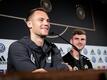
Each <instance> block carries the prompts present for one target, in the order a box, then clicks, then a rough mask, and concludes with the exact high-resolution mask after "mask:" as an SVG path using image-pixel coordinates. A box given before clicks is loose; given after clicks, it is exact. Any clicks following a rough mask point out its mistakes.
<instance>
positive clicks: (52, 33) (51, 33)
mask: <svg viewBox="0 0 107 80" xmlns="http://www.w3.org/2000/svg"><path fill="white" fill-rule="evenodd" d="M50 35H58V37H60V38H61V39H63V40H64V41H65V42H67V43H68V44H70V45H71V46H72V47H74V49H75V50H76V51H78V52H80V50H79V49H78V48H77V47H76V46H74V45H73V44H71V43H70V42H69V41H67V40H66V39H64V38H63V37H62V36H60V35H59V34H57V33H55V32H50Z"/></svg>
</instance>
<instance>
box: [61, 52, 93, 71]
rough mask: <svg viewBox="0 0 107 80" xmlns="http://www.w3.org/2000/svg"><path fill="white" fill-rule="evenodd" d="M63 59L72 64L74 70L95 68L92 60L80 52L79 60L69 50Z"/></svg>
mask: <svg viewBox="0 0 107 80" xmlns="http://www.w3.org/2000/svg"><path fill="white" fill-rule="evenodd" d="M63 60H64V62H65V63H68V64H69V65H71V67H72V68H73V69H74V70H82V69H92V68H93V67H92V64H91V62H90V60H89V59H88V58H87V57H86V56H84V55H81V54H80V59H79V60H77V59H75V58H74V57H73V56H72V55H71V54H70V52H68V53H67V54H65V55H64V56H63Z"/></svg>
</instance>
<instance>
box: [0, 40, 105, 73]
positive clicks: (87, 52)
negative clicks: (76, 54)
mask: <svg viewBox="0 0 107 80" xmlns="http://www.w3.org/2000/svg"><path fill="white" fill-rule="evenodd" d="M14 41H16V40H9V39H0V72H3V73H5V72H6V69H7V57H8V56H7V55H8V48H9V46H10V44H11V43H12V42H14ZM55 44H56V45H57V46H58V48H59V50H60V51H61V55H62V56H63V55H65V54H66V53H67V52H68V51H69V50H70V49H71V48H72V46H71V45H69V44H64V43H63V44H61V43H55ZM81 54H83V55H84V56H87V57H88V58H89V59H90V61H91V62H92V65H93V67H94V69H107V47H104V46H93V45H86V47H85V48H84V49H83V50H82V52H81Z"/></svg>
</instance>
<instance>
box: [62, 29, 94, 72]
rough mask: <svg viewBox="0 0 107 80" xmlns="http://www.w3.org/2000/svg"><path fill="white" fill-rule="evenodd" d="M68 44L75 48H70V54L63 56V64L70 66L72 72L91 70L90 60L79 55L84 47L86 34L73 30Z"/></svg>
mask: <svg viewBox="0 0 107 80" xmlns="http://www.w3.org/2000/svg"><path fill="white" fill-rule="evenodd" d="M70 43H71V44H73V45H74V46H75V47H76V48H75V47H72V49H71V50H70V52H68V53H67V54H66V55H64V56H63V60H64V62H65V63H68V64H69V65H71V67H72V68H73V70H81V69H92V68H93V67H92V64H91V62H90V60H89V59H88V58H87V57H86V56H83V55H81V54H80V53H81V51H82V49H83V48H84V47H85V45H86V32H85V31H84V30H81V29H75V30H74V31H73V33H72V36H71V38H70Z"/></svg>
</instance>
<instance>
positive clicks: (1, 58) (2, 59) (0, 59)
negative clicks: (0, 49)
mask: <svg viewBox="0 0 107 80" xmlns="http://www.w3.org/2000/svg"><path fill="white" fill-rule="evenodd" d="M6 64H7V61H6V59H5V57H4V56H3V55H2V56H0V65H6Z"/></svg>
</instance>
